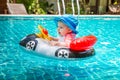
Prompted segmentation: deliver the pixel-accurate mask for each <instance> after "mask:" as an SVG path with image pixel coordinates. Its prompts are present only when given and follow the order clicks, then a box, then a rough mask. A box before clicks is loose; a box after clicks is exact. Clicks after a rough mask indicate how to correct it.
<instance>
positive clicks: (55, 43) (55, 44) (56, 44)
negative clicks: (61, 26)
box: [49, 41, 59, 46]
mask: <svg viewBox="0 0 120 80" xmlns="http://www.w3.org/2000/svg"><path fill="white" fill-rule="evenodd" d="M49 44H50V45H51V46H59V42H57V41H50V42H49Z"/></svg>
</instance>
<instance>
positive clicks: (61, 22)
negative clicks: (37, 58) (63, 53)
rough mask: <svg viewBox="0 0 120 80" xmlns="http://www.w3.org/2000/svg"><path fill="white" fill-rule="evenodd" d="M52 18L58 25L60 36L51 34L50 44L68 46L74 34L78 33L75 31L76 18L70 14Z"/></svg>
mask: <svg viewBox="0 0 120 80" xmlns="http://www.w3.org/2000/svg"><path fill="white" fill-rule="evenodd" d="M54 20H55V22H56V24H57V26H58V27H57V31H58V34H59V35H60V36H59V38H54V37H52V36H51V39H52V40H51V41H50V45H52V46H63V47H69V45H70V43H71V41H72V40H74V39H75V36H76V34H77V33H78V32H77V31H76V27H77V25H78V20H76V19H75V18H74V17H73V16H71V15H64V16H61V17H56V18H55V19H54Z"/></svg>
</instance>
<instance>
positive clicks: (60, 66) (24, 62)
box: [0, 15, 120, 80]
mask: <svg viewBox="0 0 120 80" xmlns="http://www.w3.org/2000/svg"><path fill="white" fill-rule="evenodd" d="M53 18H54V16H21V15H18V16H17V15H16V16H9V15H8V16H4V15H2V16H0V80H119V79H120V73H119V72H120V58H119V57H120V41H119V40H120V37H119V36H120V29H119V28H120V25H119V23H120V16H105V15H104V16H79V28H78V31H79V34H78V35H77V37H80V36H85V35H89V34H93V35H95V36H96V37H97V38H98V41H97V43H96V44H95V46H94V48H95V51H96V54H95V55H94V56H91V57H87V58H81V59H77V60H58V59H52V58H48V57H44V56H37V55H33V54H34V52H30V51H26V50H25V49H23V48H22V47H21V46H20V45H19V41H20V40H21V39H22V38H23V37H24V36H26V35H28V34H31V33H37V32H39V31H38V28H37V26H38V24H41V25H43V26H44V27H45V28H47V29H48V31H49V33H50V34H51V35H53V36H57V34H56V30H55V29H56V27H55V23H54V22H53Z"/></svg>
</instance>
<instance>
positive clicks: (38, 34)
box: [36, 25, 51, 40]
mask: <svg viewBox="0 0 120 80" xmlns="http://www.w3.org/2000/svg"><path fill="white" fill-rule="evenodd" d="M38 29H39V30H40V33H37V34H36V35H37V36H38V37H39V38H42V39H46V40H51V38H50V37H49V35H48V34H45V33H44V32H43V29H44V28H43V27H42V26H40V25H38Z"/></svg>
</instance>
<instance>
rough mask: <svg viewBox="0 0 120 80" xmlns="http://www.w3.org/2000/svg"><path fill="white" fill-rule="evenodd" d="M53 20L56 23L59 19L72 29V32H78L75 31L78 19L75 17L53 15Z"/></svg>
mask: <svg viewBox="0 0 120 80" xmlns="http://www.w3.org/2000/svg"><path fill="white" fill-rule="evenodd" d="M54 21H55V23H56V24H57V23H58V21H61V22H63V23H64V24H65V25H66V26H68V27H69V28H70V29H71V30H72V31H73V33H75V34H77V33H78V31H76V27H77V26H78V20H77V19H75V17H74V16H72V15H63V16H59V17H55V19H54Z"/></svg>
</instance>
